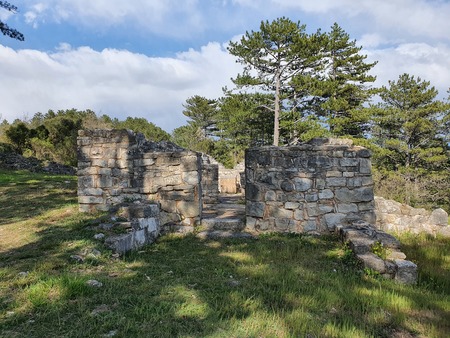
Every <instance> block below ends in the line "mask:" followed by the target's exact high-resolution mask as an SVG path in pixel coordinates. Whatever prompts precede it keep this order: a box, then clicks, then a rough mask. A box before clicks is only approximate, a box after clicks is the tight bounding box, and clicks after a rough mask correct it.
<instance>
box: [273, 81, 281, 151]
mask: <svg viewBox="0 0 450 338" xmlns="http://www.w3.org/2000/svg"><path fill="white" fill-rule="evenodd" d="M275 81H276V83H275V117H274V119H275V120H274V126H273V145H274V146H277V147H278V142H279V139H280V73H279V72H277V74H276V77H275Z"/></svg>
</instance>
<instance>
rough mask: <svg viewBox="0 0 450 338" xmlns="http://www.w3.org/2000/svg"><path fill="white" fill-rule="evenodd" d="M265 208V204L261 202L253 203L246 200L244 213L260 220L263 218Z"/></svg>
mask: <svg viewBox="0 0 450 338" xmlns="http://www.w3.org/2000/svg"><path fill="white" fill-rule="evenodd" d="M265 207H266V204H265V203H263V202H253V201H249V200H247V203H246V205H245V213H246V215H247V216H250V217H258V218H262V217H263V216H264V209H265Z"/></svg>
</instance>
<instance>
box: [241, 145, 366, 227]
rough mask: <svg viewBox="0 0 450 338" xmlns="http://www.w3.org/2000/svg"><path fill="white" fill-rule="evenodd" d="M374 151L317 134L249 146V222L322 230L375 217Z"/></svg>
mask: <svg viewBox="0 0 450 338" xmlns="http://www.w3.org/2000/svg"><path fill="white" fill-rule="evenodd" d="M370 156H371V154H370V152H369V151H368V150H367V149H365V148H362V147H356V146H352V145H351V141H349V140H339V139H338V140H335V141H332V142H329V140H328V139H316V140H313V142H310V143H308V144H300V145H297V146H289V147H262V148H255V149H250V150H249V151H247V154H246V158H245V166H246V168H245V169H246V172H245V174H246V179H247V182H246V200H247V204H246V207H247V227H248V228H250V229H252V230H256V231H258V232H266V231H269V232H272V231H289V232H298V233H303V232H305V233H311V232H312V233H324V232H330V231H334V230H335V228H336V226H337V225H339V224H351V223H352V222H354V221H359V220H364V221H367V222H369V223H373V222H375V210H374V209H375V204H374V194H373V180H372V176H371V162H370Z"/></svg>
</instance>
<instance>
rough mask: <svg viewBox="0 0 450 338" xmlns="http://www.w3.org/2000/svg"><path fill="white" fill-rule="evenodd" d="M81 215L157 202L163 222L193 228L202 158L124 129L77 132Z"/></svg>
mask: <svg viewBox="0 0 450 338" xmlns="http://www.w3.org/2000/svg"><path fill="white" fill-rule="evenodd" d="M78 135H79V136H78V201H79V206H80V210H81V211H87V212H89V211H97V210H98V211H109V210H112V209H114V206H117V205H120V204H121V203H123V202H130V201H136V200H142V201H157V202H159V203H160V206H161V219H162V222H161V223H162V224H161V225H164V224H165V223H169V222H179V221H182V223H183V224H185V225H193V224H194V222H195V221H197V220H198V219H199V217H200V215H201V210H202V197H201V196H202V193H201V184H200V182H201V156H200V154H198V153H195V152H192V151H186V150H184V149H182V148H179V147H178V146H176V145H173V144H171V143H164V142H159V143H156V142H150V141H147V140H145V138H144V136H143V135H142V134H136V133H134V132H132V131H129V130H81V131H79V134H78Z"/></svg>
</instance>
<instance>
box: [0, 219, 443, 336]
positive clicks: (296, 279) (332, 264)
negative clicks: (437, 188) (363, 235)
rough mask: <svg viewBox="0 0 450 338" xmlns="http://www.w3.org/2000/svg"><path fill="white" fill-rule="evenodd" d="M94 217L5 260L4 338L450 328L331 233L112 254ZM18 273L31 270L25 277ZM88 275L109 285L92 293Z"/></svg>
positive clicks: (56, 230) (165, 245) (167, 241)
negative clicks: (343, 253) (92, 223)
mask: <svg viewBox="0 0 450 338" xmlns="http://www.w3.org/2000/svg"><path fill="white" fill-rule="evenodd" d="M86 222H88V220H84V221H80V220H79V219H74V220H72V221H70V220H69V221H68V222H67V224H66V225H64V226H51V227H48V228H47V229H43V230H42V231H40V232H39V233H38V236H39V240H38V241H36V242H35V243H32V244H28V245H26V246H24V247H21V248H17V249H14V250H11V251H9V252H6V253H4V254H2V255H1V256H0V261H1V265H0V267H1V269H2V271H3V275H2V276H3V278H4V279H6V280H8V279H9V280H10V283H9V285H8V289H7V290H6V293H7V295H3V296H2V298H3V303H4V304H6V305H3V306H2V311H3V312H6V313H8V312H9V313H12V312H14V314H12V315H11V316H6V315H3V317H0V323H1V324H2V326H3V327H4V330H5V331H4V332H3V333H6V334H7V335H8V336H11V337H14V336H18V337H20V336H22V335H24V334H25V335H26V336H27V337H40V336H64V337H91V336H92V337H97V336H101V335H103V334H108V333H115V334H116V335H115V336H117V337H259V336H263V337H305V336H308V337H327V336H329V337H350V336H361V337H370V336H376V337H390V336H394V335H395V333H396V332H400V333H401V334H409V336H411V337H413V336H414V334H424V333H427V331H426V329H427V328H428V326H430V325H431V326H432V325H434V326H436V329H435V331H436V332H437V333H436V334H435V335H433V334H431V335H429V336H437V337H438V336H440V335H439V332H441V333H442V334H443V332H444V331H445V330H448V329H449V326H448V322H447V324H445V322H444V320H446V318H448V317H447V316H448V315H447V314H446V311H448V309H446V308H445V304H444V305H442V304H439V302H438V301H437V300H430V294H428V295H427V294H422V292H423V291H424V290H420V289H418V288H414V287H406V286H400V285H397V284H394V283H392V282H389V281H384V280H377V279H372V278H366V277H363V276H362V275H361V274H360V273H358V271H355V270H353V269H349V268H347V267H346V266H345V265H342V264H341V262H340V261H339V259H338V257H337V256H336V252H337V251H338V250H339V243H338V242H337V241H336V240H335V239H332V238H314V237H302V236H282V235H274V236H266V237H263V238H261V239H259V240H255V241H242V240H239V241H238V240H222V241H202V240H200V239H198V238H196V237H194V236H188V237H184V238H179V237H172V236H168V237H164V238H160V239H159V241H158V242H157V243H156V244H154V245H152V246H148V247H146V248H143V250H141V251H139V252H135V253H131V254H129V255H126V256H125V257H122V258H115V257H114V256H113V255H112V254H111V252H110V251H109V250H107V249H106V248H104V247H103V245H102V244H101V243H99V242H96V241H94V240H93V239H92V238H93V234H94V233H95V232H94V231H93V230H89V229H87V228H86V225H87V223H86ZM94 248H95V249H98V250H99V251H100V253H101V255H100V256H97V257H91V258H90V259H85V261H84V262H82V263H78V262H76V261H74V260H73V259H71V258H70V256H71V255H74V254H83V252H84V254H86V253H87V252H89V251H90V250H91V249H94ZM88 256H89V255H88ZM20 271H29V274H28V275H27V276H25V277H18V273H19V272H20ZM89 279H95V280H98V281H100V282H101V283H103V286H102V287H100V288H93V287H89V286H87V284H86V281H87V280H89ZM446 297H447V300H448V294H446ZM441 301H442V298H441ZM422 309H423V311H425V310H426V311H427V312H426V313H425V312H424V315H423V317H422V318H419V319H418V322H416V319H413V320H412V319H411V318H410V316H412V315H416V316H417V315H420V313H421V311H422ZM447 313H448V312H447ZM427 316H428V317H429V318H428V317H427ZM411 320H412V321H411ZM421 325H423V326H424V327H421ZM428 332H429V331H428ZM0 333H1V330H0ZM400 336H401V335H400ZM441 336H444V335H441ZM406 337H408V335H406Z"/></svg>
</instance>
